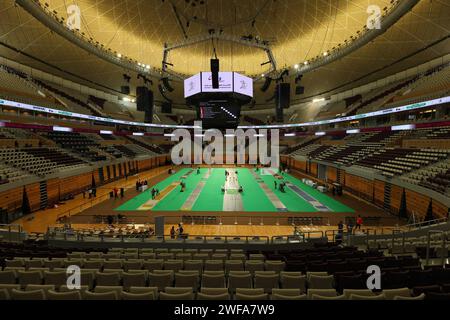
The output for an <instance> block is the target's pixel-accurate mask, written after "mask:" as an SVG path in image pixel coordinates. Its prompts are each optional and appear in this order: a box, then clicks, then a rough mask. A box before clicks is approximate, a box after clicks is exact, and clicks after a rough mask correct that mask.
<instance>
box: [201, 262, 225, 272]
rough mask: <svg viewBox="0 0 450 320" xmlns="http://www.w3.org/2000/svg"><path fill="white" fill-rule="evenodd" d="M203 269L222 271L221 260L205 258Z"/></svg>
mask: <svg viewBox="0 0 450 320" xmlns="http://www.w3.org/2000/svg"><path fill="white" fill-rule="evenodd" d="M205 270H207V271H223V261H222V260H206V261H205Z"/></svg>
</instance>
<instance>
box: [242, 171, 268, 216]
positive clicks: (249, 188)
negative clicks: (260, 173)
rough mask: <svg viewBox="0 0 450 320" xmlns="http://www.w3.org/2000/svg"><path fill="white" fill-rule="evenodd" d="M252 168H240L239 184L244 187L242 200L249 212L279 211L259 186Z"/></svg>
mask: <svg viewBox="0 0 450 320" xmlns="http://www.w3.org/2000/svg"><path fill="white" fill-rule="evenodd" d="M249 170H251V169H238V180H239V184H240V185H241V186H242V187H243V188H244V192H243V193H242V202H243V206H244V210H245V211H247V212H277V209H276V208H275V206H274V205H273V204H272V202H271V201H270V200H269V198H268V197H267V195H266V193H265V192H264V190H263V189H262V188H261V187H260V186H259V184H258V182H257V181H256V180H255V178H254V177H253V175H252V174H251V172H250V171H249Z"/></svg>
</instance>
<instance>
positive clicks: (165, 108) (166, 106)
mask: <svg viewBox="0 0 450 320" xmlns="http://www.w3.org/2000/svg"><path fill="white" fill-rule="evenodd" d="M161 112H162V113H172V103H170V102H163V103H162V105H161Z"/></svg>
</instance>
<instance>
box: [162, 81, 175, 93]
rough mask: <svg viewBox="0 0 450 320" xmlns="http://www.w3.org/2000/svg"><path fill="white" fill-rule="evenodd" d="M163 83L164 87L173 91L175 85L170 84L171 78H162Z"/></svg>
mask: <svg viewBox="0 0 450 320" xmlns="http://www.w3.org/2000/svg"><path fill="white" fill-rule="evenodd" d="M161 80H162V83H163V85H164V87H165V88H166V89H167V90H168V91H169V92H173V87H172V86H171V85H170V82H169V79H168V78H162V79H161Z"/></svg>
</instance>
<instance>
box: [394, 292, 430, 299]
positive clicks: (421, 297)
mask: <svg viewBox="0 0 450 320" xmlns="http://www.w3.org/2000/svg"><path fill="white" fill-rule="evenodd" d="M394 300H408V301H409V300H411V301H413V300H425V293H422V294H420V295H418V296H415V297H411V296H409V297H405V296H396V297H394Z"/></svg>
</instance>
